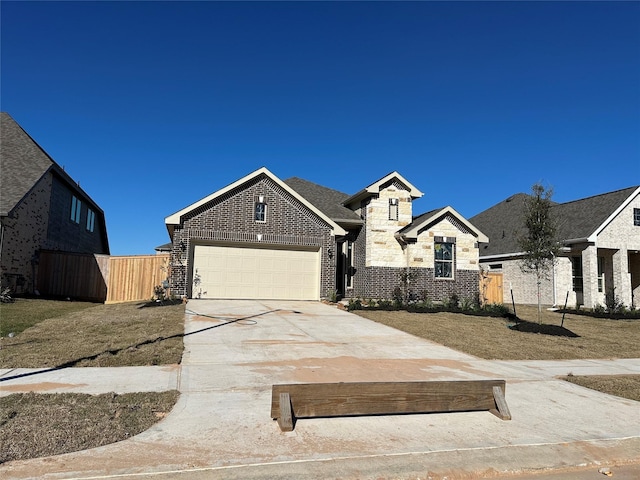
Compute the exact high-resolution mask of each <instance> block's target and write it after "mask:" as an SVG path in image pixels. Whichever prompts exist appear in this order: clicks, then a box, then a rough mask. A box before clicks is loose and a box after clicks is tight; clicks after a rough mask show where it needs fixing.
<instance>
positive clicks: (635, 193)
mask: <svg viewBox="0 0 640 480" xmlns="http://www.w3.org/2000/svg"><path fill="white" fill-rule="evenodd" d="M639 194H640V187H638V188H636V189H635V190H634V191H633V193H632V194H631V195H629V196H628V197H627V199H626V200H625V201H624V202H622V203H621V204H620V206H619V207H618V208H616V209H615V210H614V212H613V213H612V214H611V215H609V216H608V217H607V219H606V220H605V221H604V222H602V224H601V225H600V226H599V227H598V228H596V231H595V232H593V233H592V234H591V235H589V237H588V238H587V241H588V242H593V243H595V242H596V239H597V237H598V235H600V233H602V231H603V230H604V229H605V228H606V227H607V226H608V225H609V224H610V223H611V222H612V221H613V220H614V219H615V218H616V217H617V216H618V215H619V214H620V212H622V210H624V209H625V208H626V207H627V206H628V205H629V204H630V203H631V202H632V201H633V200H634V199H635V197H636V196H638V195H639Z"/></svg>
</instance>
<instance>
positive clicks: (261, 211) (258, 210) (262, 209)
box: [253, 196, 267, 223]
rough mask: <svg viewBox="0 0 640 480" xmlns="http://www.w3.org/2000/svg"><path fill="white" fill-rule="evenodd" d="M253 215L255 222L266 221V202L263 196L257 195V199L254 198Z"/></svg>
mask: <svg viewBox="0 0 640 480" xmlns="http://www.w3.org/2000/svg"><path fill="white" fill-rule="evenodd" d="M253 215H254V216H253V218H254V220H255V221H256V222H262V223H264V222H266V221H267V204H266V203H265V200H264V197H263V196H260V197H258V199H257V200H256V203H255V210H254V214H253Z"/></svg>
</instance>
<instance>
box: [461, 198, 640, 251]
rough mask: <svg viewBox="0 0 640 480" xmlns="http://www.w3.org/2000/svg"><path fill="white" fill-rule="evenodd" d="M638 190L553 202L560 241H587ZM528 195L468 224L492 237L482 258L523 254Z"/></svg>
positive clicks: (484, 213) (504, 204) (498, 205)
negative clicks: (521, 241) (520, 242)
mask: <svg viewBox="0 0 640 480" xmlns="http://www.w3.org/2000/svg"><path fill="white" fill-rule="evenodd" d="M637 188H638V186H635V187H629V188H625V189H622V190H616V191H614V192H608V193H603V194H600V195H595V196H593V197H587V198H582V199H579V200H574V201H571V202H566V203H554V205H553V207H552V208H551V214H552V215H553V217H554V218H555V219H556V222H557V226H558V231H557V233H558V240H559V241H565V242H566V241H568V240H575V239H584V238H587V237H589V236H590V235H592V234H593V233H594V232H595V231H596V230H597V229H598V227H600V226H601V225H602V224H603V223H604V221H605V220H606V219H607V218H608V217H609V216H610V215H611V214H612V213H613V212H614V211H615V210H616V209H617V208H618V207H619V206H620V205H621V204H622V203H623V202H624V201H625V200H626V199H627V198H629V196H630V195H631V194H632V193H633V192H634V191H635V190H636V189H637ZM527 198H528V195H527V194H526V193H517V194H515V195H512V196H511V197H509V198H507V199H506V200H503V201H502V202H500V203H498V204H496V205H494V206H493V207H491V208H488V209H487V210H485V211H484V212H481V213H479V214H477V215H476V216H474V217H471V218H470V219H469V221H470V222H471V223H472V224H473V225H475V226H477V227H478V228H479V229H480V230H482V231H483V232H484V233H485V234H486V235H487V236H488V237H489V244H483V245H482V246H481V247H480V256H481V257H483V256H490V255H503V254H509V253H517V252H519V251H520V248H519V247H518V243H517V237H518V235H521V234H523V233H524V229H525V227H524V220H523V216H524V204H525V200H526V199H527Z"/></svg>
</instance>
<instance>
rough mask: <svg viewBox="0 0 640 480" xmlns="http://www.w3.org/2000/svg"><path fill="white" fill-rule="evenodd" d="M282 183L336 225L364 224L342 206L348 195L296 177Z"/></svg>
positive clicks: (358, 216)
mask: <svg viewBox="0 0 640 480" xmlns="http://www.w3.org/2000/svg"><path fill="white" fill-rule="evenodd" d="M284 183H286V184H287V185H289V186H290V187H291V188H293V189H294V190H295V191H296V192H298V193H299V194H300V195H302V196H303V197H304V198H306V199H307V200H308V201H309V203H311V204H313V205H315V206H316V207H317V208H318V210H320V211H322V212H323V213H324V214H325V215H326V216H327V217H329V218H331V220H333V221H334V222H336V223H337V224H339V225H343V226H347V225H348V226H354V225H362V224H363V223H364V222H363V220H362V218H360V215H358V214H357V213H356V212H354V211H353V210H350V209H348V208H347V207H345V206H344V205H342V202H343V201H344V200H346V199H347V198H349V195H348V194H346V193H343V192H339V191H338V190H333V189H331V188H327V187H323V186H322V185H318V184H317V183H313V182H310V181H308V180H304V179H302V178H298V177H291V178H288V179H287V180H285V181H284Z"/></svg>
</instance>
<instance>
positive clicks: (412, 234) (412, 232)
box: [402, 206, 489, 243]
mask: <svg viewBox="0 0 640 480" xmlns="http://www.w3.org/2000/svg"><path fill="white" fill-rule="evenodd" d="M447 213H448V214H450V215H453V216H454V217H456V219H457V220H458V221H460V223H462V224H463V225H464V226H465V227H467V228H468V229H469V230H471V231H472V232H473V233H474V234H475V236H476V237H477V239H478V242H480V243H489V238H488V237H487V236H486V235H485V234H484V233H482V232H481V231H480V230H478V229H477V228H476V227H474V226H473V225H472V224H471V223H470V222H469V221H468V220H467V219H466V218H464V217H463V216H462V215H460V214H459V213H458V212H456V211H455V210H454V209H453V207H451V206H447V207H444V208H443V209H441V210H438V211H436V212H434V214H433V215H431V216H430V217H428V218H425V219H424V220H422V221H421V222H420V223H418V224H416V225H414V226H413V227H411V228H410V229H409V230H407V231H406V232H404V233H403V234H402V236H403V237H405V238H413V239H416V238H418V231H419V230H420V229H421V228H423V226H424V225H428V224H430V223H434V222H436V221H437V220H438V219H439V218H441V217H443V216H445V215H446V214H447Z"/></svg>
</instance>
